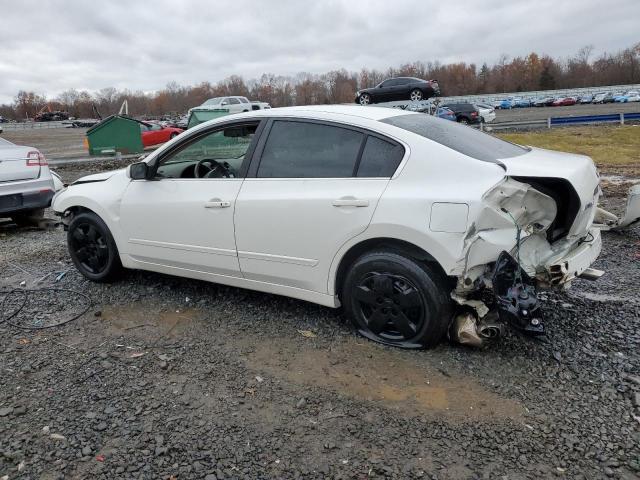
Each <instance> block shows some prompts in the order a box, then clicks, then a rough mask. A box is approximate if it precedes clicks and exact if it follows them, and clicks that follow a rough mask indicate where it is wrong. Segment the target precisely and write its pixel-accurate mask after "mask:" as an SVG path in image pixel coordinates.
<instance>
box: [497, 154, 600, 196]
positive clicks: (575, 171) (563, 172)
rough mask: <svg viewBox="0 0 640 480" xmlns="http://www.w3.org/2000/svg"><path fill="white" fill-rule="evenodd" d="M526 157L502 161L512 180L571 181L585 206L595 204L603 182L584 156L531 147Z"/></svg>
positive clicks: (521, 156) (590, 162) (591, 163)
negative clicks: (531, 178)
mask: <svg viewBox="0 0 640 480" xmlns="http://www.w3.org/2000/svg"><path fill="white" fill-rule="evenodd" d="M529 148H530V151H529V152H528V153H525V154H524V155H520V156H518V157H512V158H501V159H500V160H499V161H500V162H501V163H502V164H503V165H504V166H505V168H506V169H507V171H506V174H507V175H508V176H510V177H539V178H562V179H565V180H568V181H569V182H570V183H571V185H573V188H575V190H576V193H577V194H578V196H579V197H580V201H581V203H582V204H583V205H586V204H588V203H589V202H592V201H593V195H594V192H595V191H596V190H597V189H598V186H599V184H600V179H599V177H598V172H597V170H596V167H595V165H594V163H593V160H591V158H589V157H587V156H585V155H577V154H573V153H564V152H556V151H553V150H545V149H542V148H535V147H529Z"/></svg>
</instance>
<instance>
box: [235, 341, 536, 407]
mask: <svg viewBox="0 0 640 480" xmlns="http://www.w3.org/2000/svg"><path fill="white" fill-rule="evenodd" d="M422 360H424V359H422ZM248 363H249V366H250V367H251V368H253V369H255V370H257V371H259V372H266V374H268V375H274V376H277V377H280V378H284V379H286V380H287V381H290V382H294V383H297V384H303V385H311V386H316V387H322V388H328V389H331V390H332V391H335V392H337V393H339V394H344V395H347V396H349V397H352V398H356V399H359V400H367V401H372V402H378V403H381V404H383V405H384V406H385V407H387V408H391V409H394V410H398V411H402V412H403V413H405V414H409V415H418V414H438V415H445V416H446V417H448V418H450V419H453V418H456V417H458V418H462V417H464V418H466V419H469V418H474V419H505V418H510V419H518V418H520V417H521V415H522V414H523V411H524V408H523V407H522V405H521V404H519V403H518V402H516V401H514V400H511V399H508V398H503V397H500V396H498V395H496V394H494V393H492V392H491V391H489V390H488V389H486V388H485V387H483V386H481V385H480V384H478V383H477V382H475V381H474V380H473V379H471V378H469V377H465V376H461V375H458V374H452V373H448V372H446V371H444V370H442V369H440V368H438V367H437V366H425V365H424V362H422V364H419V363H418V362H417V361H416V359H415V352H398V351H389V350H388V349H386V348H383V347H379V346H377V345H373V344H371V343H360V342H359V341H356V340H347V341H344V342H342V343H340V344H339V345H338V346H335V347H332V348H331V349H330V350H319V349H309V348H303V347H301V346H300V347H298V346H296V345H292V344H291V343H289V344H286V345H283V344H282V343H281V342H278V341H277V339H272V340H271V341H268V340H265V341H263V342H260V343H258V344H256V345H255V349H254V351H253V352H252V353H251V354H250V355H249V359H248Z"/></svg>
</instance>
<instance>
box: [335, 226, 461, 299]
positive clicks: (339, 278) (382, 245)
mask: <svg viewBox="0 0 640 480" xmlns="http://www.w3.org/2000/svg"><path fill="white" fill-rule="evenodd" d="M380 249H388V250H393V251H396V252H399V253H402V254H403V255H406V256H408V257H411V258H413V259H414V260H417V261H419V262H423V263H428V264H429V265H431V266H432V267H434V268H435V269H436V270H437V272H438V273H439V274H440V275H442V278H448V277H447V275H446V273H445V272H444V270H443V269H442V267H441V266H440V264H439V263H438V261H437V260H436V259H435V258H433V256H432V255H431V254H430V253H429V252H427V251H425V250H423V249H422V248H420V247H418V246H416V245H414V244H413V243H409V242H405V241H404V240H398V239H397V238H372V239H369V240H365V241H363V242H361V243H358V244H356V245H354V246H353V247H351V248H350V249H349V250H348V251H347V253H345V254H344V256H343V257H342V259H341V260H340V265H339V266H338V272H337V274H336V283H335V293H336V294H337V295H340V292H341V290H342V283H343V282H344V278H345V277H346V274H347V271H348V269H349V267H350V266H351V265H352V264H353V262H355V261H356V260H357V259H358V258H359V257H360V256H361V255H363V254H364V253H366V252H369V251H372V250H380Z"/></svg>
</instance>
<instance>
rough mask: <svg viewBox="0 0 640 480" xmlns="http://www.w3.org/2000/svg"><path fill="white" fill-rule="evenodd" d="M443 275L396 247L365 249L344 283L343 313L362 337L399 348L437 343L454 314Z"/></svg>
mask: <svg viewBox="0 0 640 480" xmlns="http://www.w3.org/2000/svg"><path fill="white" fill-rule="evenodd" d="M444 285H445V278H444V277H443V276H442V275H440V274H439V273H438V272H437V271H436V270H435V269H433V268H432V267H430V266H429V265H426V264H424V263H421V262H419V261H417V260H414V259H412V258H410V257H406V256H404V255H402V254H400V253H398V252H395V251H393V250H377V251H372V252H368V253H365V254H364V255H362V256H361V257H360V258H358V259H357V260H356V261H355V262H354V263H353V265H351V267H350V268H349V271H348V272H347V275H346V277H345V280H344V284H343V286H342V292H341V293H342V294H341V299H342V303H343V306H344V309H345V313H346V314H347V316H348V317H349V318H350V319H351V321H352V322H353V324H354V326H355V327H356V329H357V330H358V333H360V334H361V335H362V336H364V337H366V338H368V339H370V340H373V341H375V342H379V343H382V344H385V345H390V346H394V347H400V348H409V349H416V348H428V347H433V346H435V345H437V344H438V343H439V342H440V341H441V340H442V337H443V336H444V334H445V332H446V330H447V327H448V326H449V323H450V319H451V311H452V310H451V301H450V299H449V297H448V296H447V292H446V290H445V288H444Z"/></svg>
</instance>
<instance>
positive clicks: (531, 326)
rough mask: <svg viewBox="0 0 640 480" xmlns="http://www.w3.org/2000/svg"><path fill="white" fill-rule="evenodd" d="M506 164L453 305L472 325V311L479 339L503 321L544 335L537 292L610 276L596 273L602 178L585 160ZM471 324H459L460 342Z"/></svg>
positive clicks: (484, 208)
mask: <svg viewBox="0 0 640 480" xmlns="http://www.w3.org/2000/svg"><path fill="white" fill-rule="evenodd" d="M500 162H501V163H502V164H503V165H504V168H505V170H506V172H505V177H504V179H503V180H502V181H501V182H500V183H498V184H497V185H495V186H494V187H493V188H491V189H490V190H489V191H487V192H486V193H485V194H484V195H483V197H482V204H481V208H480V210H479V212H478V214H477V215H476V216H475V220H474V221H473V222H472V223H471V224H470V225H469V228H468V229H467V231H466V234H465V238H464V244H463V252H462V253H463V254H462V256H461V257H460V259H459V261H458V265H457V272H458V273H459V275H458V282H457V285H456V288H455V290H454V292H452V297H453V299H454V300H455V301H456V302H457V303H458V304H459V305H461V306H463V307H465V308H464V309H463V312H464V315H465V316H466V318H467V319H468V318H469V311H470V310H471V311H472V313H473V316H474V317H475V321H476V326H477V329H476V331H477V332H478V336H479V337H482V328H483V326H486V325H491V324H493V323H494V322H495V320H496V319H499V320H500V321H501V322H504V323H508V324H509V325H511V326H513V327H515V328H517V329H518V330H520V331H523V332H526V333H530V334H535V335H540V334H543V333H544V323H543V319H542V315H541V311H540V308H539V305H538V299H537V291H538V290H540V289H549V288H565V287H567V286H569V285H570V283H571V281H572V280H573V279H575V278H576V277H583V278H588V279H591V280H594V279H596V278H598V277H599V276H601V275H602V274H603V273H604V272H601V271H598V270H595V269H592V268H591V264H592V263H593V262H594V261H595V260H596V258H597V257H598V255H599V253H600V250H601V247H602V241H601V237H600V228H598V226H597V225H594V218H595V216H596V213H597V212H598V207H597V204H598V198H599V196H600V193H601V191H600V186H599V177H598V174H597V171H596V168H595V166H594V164H593V161H592V160H591V159H590V158H589V157H586V156H582V155H573V154H566V153H559V152H553V151H548V150H542V149H535V148H532V149H530V151H529V152H528V153H526V154H524V155H520V156H517V157H513V158H506V159H501V160H500ZM487 292H491V295H487ZM469 321H470V320H467V322H466V323H465V322H463V321H461V319H460V318H457V319H456V322H455V323H454V336H457V337H458V339H460V337H459V335H457V333H458V332H460V331H461V330H460V328H457V326H466V328H467V329H468V327H469ZM491 332H492V334H494V333H495V332H494V331H491ZM467 333H468V332H467ZM474 341H476V340H474ZM476 343H477V341H476Z"/></svg>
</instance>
